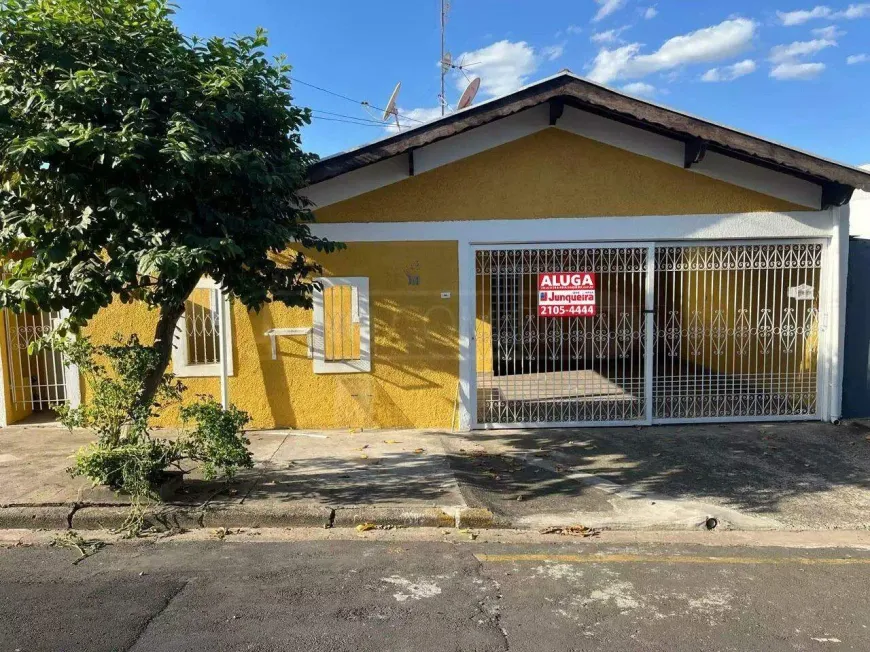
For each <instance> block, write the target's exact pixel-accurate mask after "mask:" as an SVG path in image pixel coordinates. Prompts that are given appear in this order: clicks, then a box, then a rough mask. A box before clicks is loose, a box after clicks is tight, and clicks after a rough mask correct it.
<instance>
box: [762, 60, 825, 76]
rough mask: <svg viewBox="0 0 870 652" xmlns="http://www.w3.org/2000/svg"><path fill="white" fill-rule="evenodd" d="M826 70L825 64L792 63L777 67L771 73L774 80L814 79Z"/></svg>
mask: <svg viewBox="0 0 870 652" xmlns="http://www.w3.org/2000/svg"><path fill="white" fill-rule="evenodd" d="M824 70H825V64H823V63H798V62H796V61H790V62H787V63H781V64H779V65H777V66H775V67H774V68H773V69H771V71H770V76H771V77H773V78H774V79H814V78H815V77H818V76H819V75H821V74H822V73H823V72H824Z"/></svg>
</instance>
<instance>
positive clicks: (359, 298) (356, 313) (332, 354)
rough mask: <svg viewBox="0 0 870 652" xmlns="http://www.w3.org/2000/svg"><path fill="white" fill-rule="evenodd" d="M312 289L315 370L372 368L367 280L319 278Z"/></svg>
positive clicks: (362, 369) (337, 371)
mask: <svg viewBox="0 0 870 652" xmlns="http://www.w3.org/2000/svg"><path fill="white" fill-rule="evenodd" d="M315 283H316V284H317V285H319V286H320V287H315V289H314V373H317V374H331V373H358V372H364V371H371V369H372V362H371V332H370V323H369V280H368V279H367V278H364V277H358V276H355V277H346V278H319V279H315Z"/></svg>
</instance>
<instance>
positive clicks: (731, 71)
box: [701, 59, 757, 82]
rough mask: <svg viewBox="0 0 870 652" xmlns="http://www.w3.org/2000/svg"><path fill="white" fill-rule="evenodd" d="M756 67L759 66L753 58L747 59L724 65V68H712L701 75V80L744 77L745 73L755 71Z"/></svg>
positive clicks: (723, 79)
mask: <svg viewBox="0 0 870 652" xmlns="http://www.w3.org/2000/svg"><path fill="white" fill-rule="evenodd" d="M756 68H757V66H756V65H755V62H754V61H753V60H752V59H745V60H743V61H738V62H737V63H735V64H732V65H730V66H723V67H722V68H711V69H710V70H708V71H707V72H705V73H704V74H703V75H702V76H701V81H705V82H722V81H733V80H735V79H737V78H738V77H743V76H744V75H748V74H750V73H753V72H755V70H756Z"/></svg>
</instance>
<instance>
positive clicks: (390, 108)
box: [381, 82, 402, 129]
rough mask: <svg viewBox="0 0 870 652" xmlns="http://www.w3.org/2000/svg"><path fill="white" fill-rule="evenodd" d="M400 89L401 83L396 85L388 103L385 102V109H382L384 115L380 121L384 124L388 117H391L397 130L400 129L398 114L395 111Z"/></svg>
mask: <svg viewBox="0 0 870 652" xmlns="http://www.w3.org/2000/svg"><path fill="white" fill-rule="evenodd" d="M400 88H402V82H399V83H398V84H396V87H395V88H394V89H393V94H392V95H390V101H389V102H387V108H386V109H384V115H383V116H382V117H381V120H382V121H383V122H386V121H387V120H389V119H390V116H393V117H394V118H395V119H396V128H397V129H401V127H399V112H398V111H397V110H396V99H397V98H398V97H399V89H400Z"/></svg>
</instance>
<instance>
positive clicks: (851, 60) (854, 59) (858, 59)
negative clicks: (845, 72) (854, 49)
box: [846, 54, 870, 66]
mask: <svg viewBox="0 0 870 652" xmlns="http://www.w3.org/2000/svg"><path fill="white" fill-rule="evenodd" d="M868 61H870V55H867V54H853V55H850V56H848V57H846V63H847V64H849V65H850V66H854V65H855V64H856V63H866V62H868Z"/></svg>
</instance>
